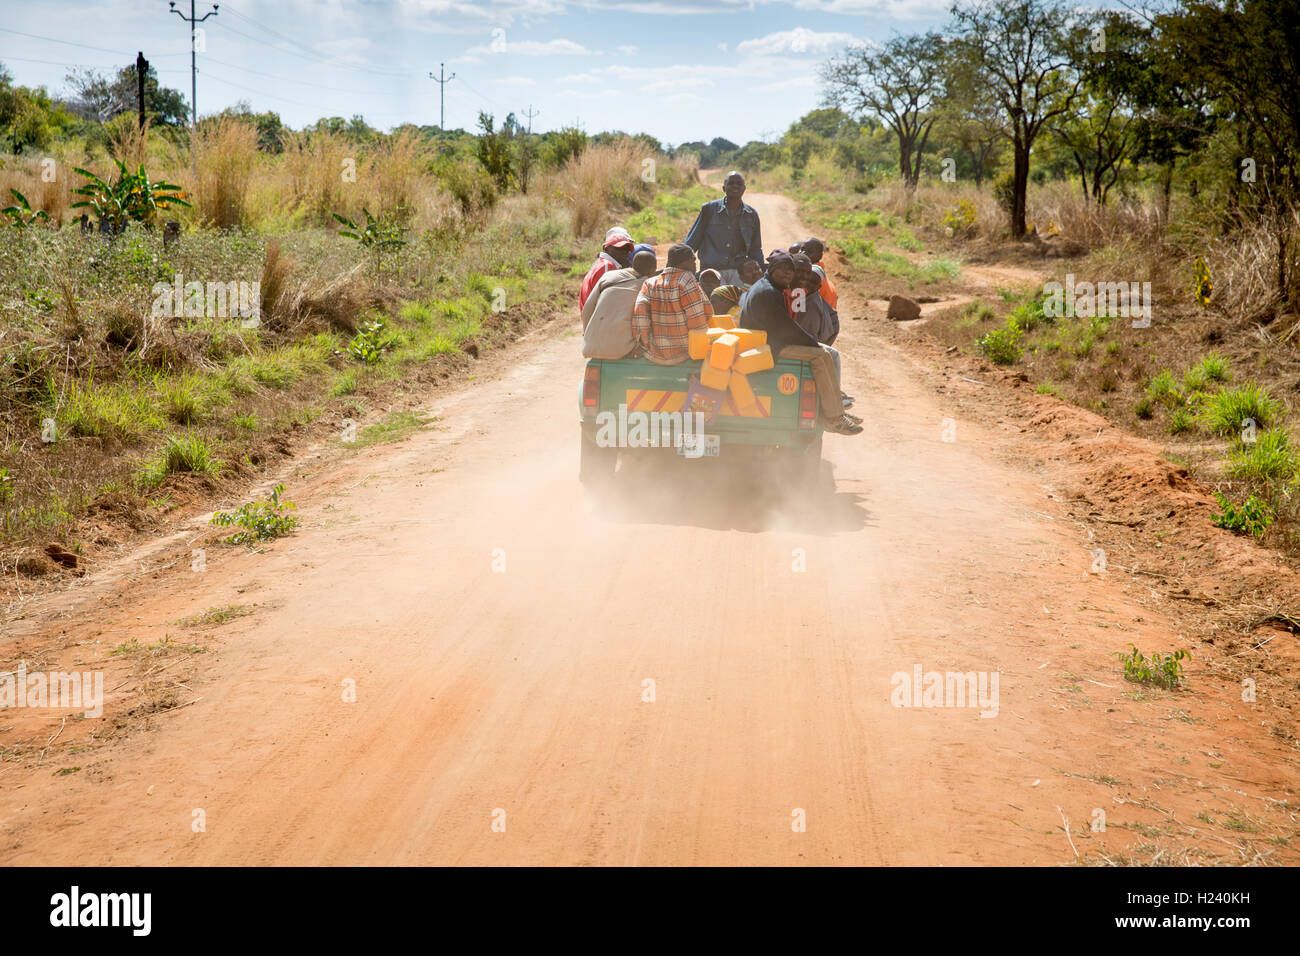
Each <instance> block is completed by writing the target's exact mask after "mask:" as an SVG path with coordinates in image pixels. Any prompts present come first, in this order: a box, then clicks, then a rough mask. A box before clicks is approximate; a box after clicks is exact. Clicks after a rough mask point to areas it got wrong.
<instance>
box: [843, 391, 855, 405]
mask: <svg viewBox="0 0 1300 956" xmlns="http://www.w3.org/2000/svg"><path fill="white" fill-rule="evenodd" d="M840 401H841V402H843V403H844V407H845V408H852V407H853V403H854V401H856V399H854V397H853V396H852V395H845V394H844V393H843V392H840Z"/></svg>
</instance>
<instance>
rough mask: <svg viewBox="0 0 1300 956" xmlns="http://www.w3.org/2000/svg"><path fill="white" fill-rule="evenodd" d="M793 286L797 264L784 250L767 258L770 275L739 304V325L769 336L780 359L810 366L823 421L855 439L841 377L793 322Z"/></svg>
mask: <svg viewBox="0 0 1300 956" xmlns="http://www.w3.org/2000/svg"><path fill="white" fill-rule="evenodd" d="M793 283H794V260H793V259H792V258H791V257H790V253H788V252H786V251H785V250H784V249H777V250H775V251H774V252H772V253H771V254H770V255H769V256H768V257H767V275H766V276H764V277H763V278H762V279H759V280H758V281H757V282H755V283H754V285H753V286H752V287H751V288H750V290H749V291H748V292H746V293H745V295H744V298H742V299H741V300H740V324H741V325H742V326H743V327H744V328H747V329H761V330H763V331H765V332H766V333H767V344H768V345H769V346H770V347H771V349H772V354H773V355H775V356H777V357H778V358H788V359H796V360H798V361H803V362H807V363H808V364H809V366H811V368H812V373H813V379H814V380H815V381H816V383H817V395H818V399H819V402H820V406H821V414H822V421H823V423H824V424H825V426H826V430H827V431H831V432H835V433H836V434H840V435H856V434H858V433H859V432H860V431H862V426H861V425H859V424H857V423H856V422H854V421H853V420H852V419H850V418H849V417H848V416H846V415H845V414H844V403H843V401H842V400H841V399H840V383H839V377H838V376H837V375H836V374H835V363H834V361H833V360H832V359H831V356H830V353H828V352H827V351H826V350H825V349H823V348H822V347H821V345H819V344H818V342H817V340H816V339H815V338H813V337H812V336H811V335H809V334H808V333H807V332H805V331H804V330H803V329H801V328H800V327H799V326H798V325H796V324H795V323H794V321H793V320H792V319H791V318H790V312H789V310H788V309H787V307H786V301H785V291H786V290H787V289H789V288H790V286H791V285H792V284H793Z"/></svg>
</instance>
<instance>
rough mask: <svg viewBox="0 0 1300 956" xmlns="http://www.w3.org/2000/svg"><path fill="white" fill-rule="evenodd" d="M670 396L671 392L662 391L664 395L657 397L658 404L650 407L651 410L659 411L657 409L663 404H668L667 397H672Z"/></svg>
mask: <svg viewBox="0 0 1300 956" xmlns="http://www.w3.org/2000/svg"><path fill="white" fill-rule="evenodd" d="M672 396H673V393H672V392H664V397H663V398H661V399H659V404H658V405H656V406H655V407H654V408H653V409H651V411H655V412H657V411H659V409H661V408H663V407H664V406H665V405H667V404H668V399H670V398H672Z"/></svg>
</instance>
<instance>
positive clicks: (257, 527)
mask: <svg viewBox="0 0 1300 956" xmlns="http://www.w3.org/2000/svg"><path fill="white" fill-rule="evenodd" d="M282 494H284V485H276V486H275V488H273V489H272V490H271V497H270V498H269V499H268V500H266V501H253V502H250V503H248V504H246V505H243V506H242V507H240V508H239V509H238V510H236V511H218V512H217V513H216V514H214V515H213V516H212V523H213V524H215V525H218V526H219V527H225V528H231V527H237V528H240V529H241V530H240V531H237V532H236V533H235V534H233V535H231V536H230V537H229V538H226V541H228V542H229V543H230V544H250V545H251V544H253V543H254V542H257V541H271V540H273V539H275V538H279V537H281V536H282V535H286V534H288V533H289V532H291V531H293V529H294V528H295V527H297V526H298V519H297V518H296V517H294V516H292V515H290V514H288V513H287V512H289V511H293V510H294V509H295V508H297V505H295V504H294V503H293V502H292V501H281V500H280V495H282Z"/></svg>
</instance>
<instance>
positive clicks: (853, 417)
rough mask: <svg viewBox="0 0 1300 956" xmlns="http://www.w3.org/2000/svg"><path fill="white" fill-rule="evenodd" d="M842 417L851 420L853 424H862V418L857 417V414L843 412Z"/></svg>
mask: <svg viewBox="0 0 1300 956" xmlns="http://www.w3.org/2000/svg"><path fill="white" fill-rule="evenodd" d="M844 417H845V418H847V419H848V420H849V421H851V422H852V423H853V424H855V425H861V424H862V419H861V418H859V417H858V416H857V415H850V414H849V413H848V412H845V413H844Z"/></svg>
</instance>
